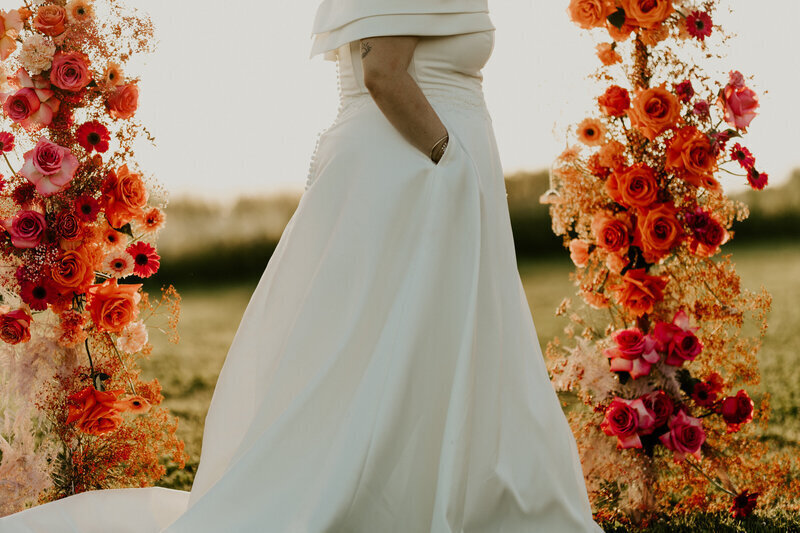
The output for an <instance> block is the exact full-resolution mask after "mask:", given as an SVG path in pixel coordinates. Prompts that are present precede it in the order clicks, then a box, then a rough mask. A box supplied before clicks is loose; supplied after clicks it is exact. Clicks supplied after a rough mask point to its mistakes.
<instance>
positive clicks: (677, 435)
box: [659, 411, 706, 461]
mask: <svg viewBox="0 0 800 533" xmlns="http://www.w3.org/2000/svg"><path fill="white" fill-rule="evenodd" d="M669 429H670V430H669V433H664V434H663V435H661V436H660V437H659V440H661V443H662V444H663V445H664V446H666V447H667V448H669V449H670V450H672V451H673V452H675V458H676V459H678V460H679V461H682V460H683V459H684V458H685V457H686V456H687V455H692V456H694V457H695V459H697V460H700V446H702V445H703V442H705V440H706V433H705V431H703V423H702V422H701V421H700V419H699V418H694V417H693V416H689V415H687V414H686V411H678V414H677V415H675V416H673V417H672V418H670V420H669Z"/></svg>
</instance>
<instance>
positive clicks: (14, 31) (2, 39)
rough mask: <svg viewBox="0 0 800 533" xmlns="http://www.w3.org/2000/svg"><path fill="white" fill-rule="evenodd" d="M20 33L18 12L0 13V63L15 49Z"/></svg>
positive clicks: (20, 25)
mask: <svg viewBox="0 0 800 533" xmlns="http://www.w3.org/2000/svg"><path fill="white" fill-rule="evenodd" d="M23 9H24V8H23ZM21 31H22V17H21V16H20V12H19V10H17V9H12V10H11V11H8V12H5V11H0V61H5V60H6V59H8V56H10V55H11V54H12V52H14V50H16V49H17V37H19V32H21Z"/></svg>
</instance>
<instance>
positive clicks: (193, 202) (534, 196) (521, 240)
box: [143, 170, 800, 290]
mask: <svg viewBox="0 0 800 533" xmlns="http://www.w3.org/2000/svg"><path fill="white" fill-rule="evenodd" d="M548 187H549V182H548V175H547V172H533V173H530V172H520V173H517V174H513V175H509V176H507V177H506V190H507V192H508V206H509V213H510V216H511V226H512V230H513V233H514V244H515V247H516V251H517V257H518V258H520V259H529V258H548V257H565V256H566V255H567V251H566V249H565V248H564V247H563V244H562V242H563V241H562V238H561V237H558V236H556V235H555V234H554V233H553V231H552V229H551V221H550V215H549V212H548V206H547V205H544V204H540V203H539V197H540V196H541V195H542V194H543V193H544V192H545V191H546V190H547V189H548ZM299 198H300V195H299V193H298V194H294V193H286V194H282V195H272V196H262V197H245V198H240V199H239V200H238V201H236V202H235V203H233V204H228V205H224V204H213V203H211V202H208V201H204V200H197V199H177V200H173V201H171V202H170V204H169V206H168V207H167V210H166V213H167V224H166V227H165V228H164V230H163V231H162V234H161V235H160V236H159V241H158V246H159V253H160V254H161V256H162V262H161V268H160V269H159V272H158V273H157V274H156V275H155V276H153V277H152V278H149V279H147V280H143V281H144V282H145V284H146V285H147V288H148V290H152V289H153V288H156V287H159V286H161V285H164V284H168V283H173V284H174V285H175V286H176V287H177V288H178V289H179V290H180V288H181V287H186V286H191V285H198V284H208V283H212V284H224V283H237V282H240V281H242V280H251V281H255V280H257V279H258V278H259V276H261V274H262V273H263V271H264V268H265V266H266V264H267V262H268V261H269V258H270V257H271V255H272V252H273V250H274V249H275V245H276V244H277V241H278V238H279V237H280V235H281V233H282V231H283V228H284V227H285V225H286V223H287V222H288V220H289V218H290V217H291V216H292V214H293V213H294V210H295V209H296V207H297V202H298V201H299ZM733 198H734V199H736V200H741V201H743V202H745V203H746V204H747V205H748V207H749V209H750V216H749V217H748V218H747V219H746V220H744V221H741V222H735V223H734V226H733V228H732V229H733V231H734V232H735V237H734V240H733V241H732V243H731V244H736V245H748V244H752V243H768V242H773V241H780V240H782V241H786V240H791V241H795V242H798V243H800V170H796V171H795V172H794V173H793V175H792V176H791V178H790V179H789V180H788V182H786V183H784V184H782V185H780V186H775V187H772V186H767V188H765V189H764V190H762V191H752V190H749V191H745V192H744V193H741V194H736V195H733ZM728 246H730V245H728Z"/></svg>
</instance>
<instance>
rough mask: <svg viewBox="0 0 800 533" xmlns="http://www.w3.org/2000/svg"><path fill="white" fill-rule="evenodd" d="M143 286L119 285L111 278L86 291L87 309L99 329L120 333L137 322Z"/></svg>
mask: <svg viewBox="0 0 800 533" xmlns="http://www.w3.org/2000/svg"><path fill="white" fill-rule="evenodd" d="M141 286H142V284H141V283H126V284H123V285H117V278H110V279H107V280H106V281H104V282H103V283H102V284H100V285H92V286H91V287H89V289H88V290H87V291H86V308H87V310H88V311H89V315H90V316H91V317H92V320H93V321H94V323H95V325H96V326H97V328H98V329H99V330H101V331H111V332H114V333H120V332H121V331H122V330H123V328H124V327H125V326H127V325H128V324H129V323H130V322H132V321H133V320H135V319H136V318H137V317H138V316H139V307H138V304H139V300H141V298H142V295H141V294H140V293H139V288H140V287H141Z"/></svg>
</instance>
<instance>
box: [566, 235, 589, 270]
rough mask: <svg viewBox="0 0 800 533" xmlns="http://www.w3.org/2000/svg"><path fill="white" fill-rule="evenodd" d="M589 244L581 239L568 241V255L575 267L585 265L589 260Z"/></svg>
mask: <svg viewBox="0 0 800 533" xmlns="http://www.w3.org/2000/svg"><path fill="white" fill-rule="evenodd" d="M589 246H590V244H589V243H588V242H586V241H584V240H582V239H572V240H571V241H569V257H570V259H572V262H573V263H575V266H577V267H581V268H582V267H585V266H586V264H587V263H588V262H589Z"/></svg>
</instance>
